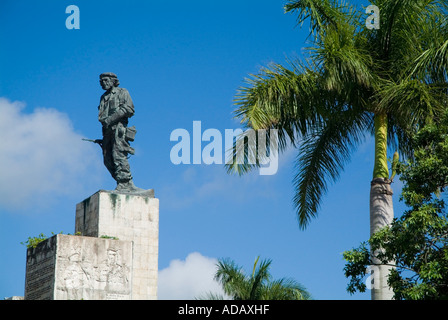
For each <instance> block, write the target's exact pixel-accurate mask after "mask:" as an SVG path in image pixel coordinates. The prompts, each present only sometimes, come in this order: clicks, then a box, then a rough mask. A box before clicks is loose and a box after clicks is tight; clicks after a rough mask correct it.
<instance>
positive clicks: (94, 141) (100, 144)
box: [82, 139, 103, 147]
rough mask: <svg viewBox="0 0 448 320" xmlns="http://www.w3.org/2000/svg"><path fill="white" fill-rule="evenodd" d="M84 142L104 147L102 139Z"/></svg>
mask: <svg viewBox="0 0 448 320" xmlns="http://www.w3.org/2000/svg"><path fill="white" fill-rule="evenodd" d="M82 140H83V141H88V142H93V143H96V144H99V146H100V147H103V140H101V139H96V140H92V139H82Z"/></svg>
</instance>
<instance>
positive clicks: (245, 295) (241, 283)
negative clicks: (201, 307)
mask: <svg viewBox="0 0 448 320" xmlns="http://www.w3.org/2000/svg"><path fill="white" fill-rule="evenodd" d="M258 260H259V258H257V259H256V260H255V263H254V268H253V270H252V274H251V275H250V276H247V275H246V274H245V273H244V272H243V270H242V268H241V267H239V266H238V265H236V264H235V262H234V261H232V260H229V259H221V260H219V261H218V265H217V266H218V270H217V271H216V274H215V279H216V280H217V281H218V282H219V283H221V285H222V288H223V291H224V293H225V294H226V295H227V296H228V297H230V298H231V299H232V300H309V299H311V295H310V293H309V292H308V291H307V290H306V289H305V288H304V287H303V286H302V285H301V284H300V283H298V282H296V281H295V280H293V279H288V278H281V279H278V280H273V279H272V276H271V274H270V273H269V267H270V265H271V262H272V261H271V260H263V261H261V262H260V264H258ZM205 299H211V300H217V299H223V297H222V296H219V295H214V294H209V295H207V296H206V297H205Z"/></svg>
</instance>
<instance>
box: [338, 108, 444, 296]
mask: <svg viewBox="0 0 448 320" xmlns="http://www.w3.org/2000/svg"><path fill="white" fill-rule="evenodd" d="M447 119H448V117H447V118H445V120H444V121H443V122H442V123H437V124H430V125H427V126H425V128H423V129H421V130H420V131H419V132H418V134H416V135H415V138H414V143H415V146H416V147H415V158H414V159H413V160H412V161H409V162H408V163H407V164H403V163H401V164H400V165H399V166H398V168H397V173H400V174H401V176H400V179H401V180H403V182H404V187H403V191H402V196H401V199H402V201H404V203H405V204H406V205H407V207H409V208H410V209H409V210H407V211H406V212H404V214H403V215H402V216H401V217H400V218H399V219H395V221H394V222H393V223H392V224H391V225H390V226H386V227H384V228H383V229H382V230H380V231H379V232H377V233H375V234H374V235H373V236H372V237H371V238H370V239H369V241H368V242H367V243H363V244H362V245H361V246H360V247H359V248H357V249H353V250H351V251H347V252H345V253H344V258H345V259H346V260H347V264H346V266H345V275H346V276H347V277H348V278H350V282H349V285H348V288H347V290H348V291H349V292H351V293H354V292H356V291H361V292H364V291H365V290H366V282H365V270H366V268H367V267H368V266H371V265H375V261H373V259H372V256H373V255H372V252H376V258H377V260H376V261H381V263H385V264H386V263H388V261H394V263H393V264H391V267H393V269H392V272H391V273H390V275H389V279H388V282H389V284H390V286H391V287H392V289H393V291H394V297H395V299H406V300H423V299H448V216H447V212H446V205H445V201H444V198H446V193H445V191H446V187H447V185H448V134H447V132H448V120H447ZM370 278H371V279H373V280H375V278H374V276H370ZM371 279H369V280H371ZM373 285H375V283H373Z"/></svg>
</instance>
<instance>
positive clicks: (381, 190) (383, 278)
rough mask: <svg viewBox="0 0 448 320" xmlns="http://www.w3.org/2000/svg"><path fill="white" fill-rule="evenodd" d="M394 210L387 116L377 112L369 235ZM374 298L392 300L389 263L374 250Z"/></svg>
mask: <svg viewBox="0 0 448 320" xmlns="http://www.w3.org/2000/svg"><path fill="white" fill-rule="evenodd" d="M393 218H394V210H393V205H392V188H391V186H390V180H389V170H388V167H387V115H386V114H376V115H375V166H374V170H373V180H372V182H371V187H370V236H372V235H373V234H374V233H375V232H377V231H378V230H379V229H381V228H383V227H385V226H386V225H388V224H390V223H392V220H393ZM372 262H373V264H374V266H372V268H371V272H372V274H371V277H370V279H372V291H371V294H372V296H371V298H372V300H391V299H392V298H393V291H392V290H391V289H390V288H389V286H388V284H387V278H388V276H389V273H390V268H391V267H390V266H386V265H380V263H381V262H380V261H378V259H376V258H375V252H372Z"/></svg>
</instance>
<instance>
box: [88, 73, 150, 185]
mask: <svg viewBox="0 0 448 320" xmlns="http://www.w3.org/2000/svg"><path fill="white" fill-rule="evenodd" d="M119 83H120V82H119V81H118V78H117V76H116V75H115V74H114V73H112V72H107V73H102V74H101V75H100V84H101V87H102V88H103V89H104V90H105V91H106V92H105V93H104V94H103V95H102V96H101V100H100V105H99V106H98V120H99V121H100V122H101V124H102V126H103V128H102V131H103V139H102V140H95V142H96V143H98V144H100V146H101V148H102V150H103V160H104V165H105V166H106V168H107V170H109V172H110V174H111V175H112V177H113V178H114V179H115V180H116V182H117V187H116V189H115V190H116V191H119V192H139V191H144V190H143V189H140V188H137V187H136V186H135V185H134V183H133V181H132V175H131V169H130V166H129V162H128V155H129V154H134V149H133V148H132V147H131V146H130V144H129V141H134V137H135V134H136V132H137V131H136V129H135V127H134V126H133V127H128V121H129V118H130V117H132V116H133V115H134V104H133V102H132V99H131V96H130V95H129V92H128V90H126V89H124V88H119V87H118V85H119Z"/></svg>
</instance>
